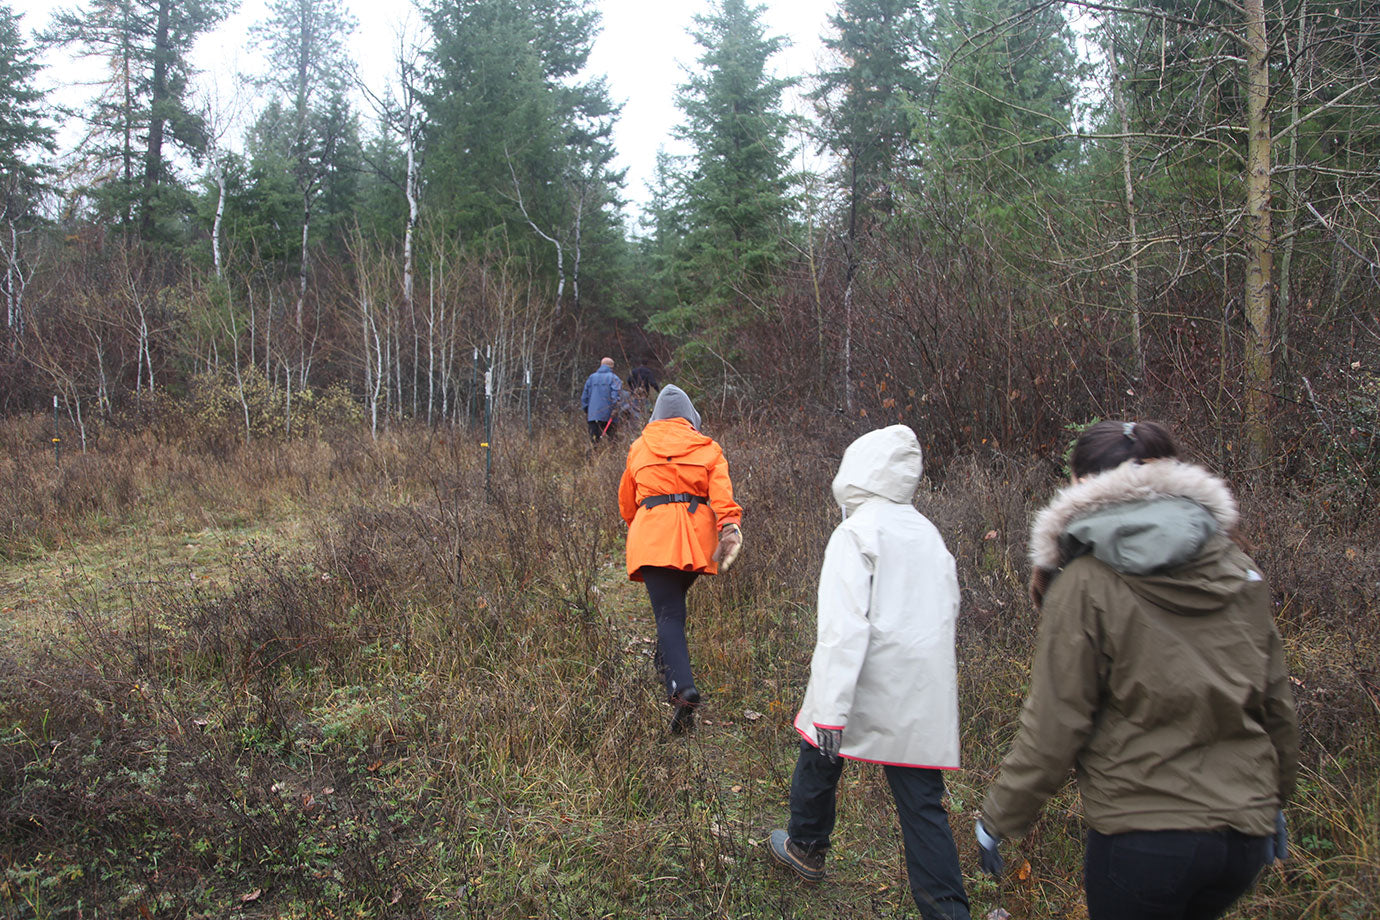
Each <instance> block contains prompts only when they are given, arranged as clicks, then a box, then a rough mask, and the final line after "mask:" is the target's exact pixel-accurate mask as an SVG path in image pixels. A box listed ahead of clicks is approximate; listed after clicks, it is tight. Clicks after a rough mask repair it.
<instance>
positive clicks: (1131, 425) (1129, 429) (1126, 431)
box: [1121, 422, 1136, 441]
mask: <svg viewBox="0 0 1380 920" xmlns="http://www.w3.org/2000/svg"><path fill="white" fill-rule="evenodd" d="M1121 434H1122V436H1123V437H1125V438H1126V440H1128V441H1134V440H1135V439H1136V423H1135V422H1122V423H1121Z"/></svg>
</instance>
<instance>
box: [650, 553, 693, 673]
mask: <svg viewBox="0 0 1380 920" xmlns="http://www.w3.org/2000/svg"><path fill="white" fill-rule="evenodd" d="M639 571H640V573H641V575H642V583H643V584H645V585H646V586H647V596H648V597H650V598H651V599H652V613H653V614H654V615H655V616H656V659H655V660H656V670H657V673H658V674H660V675H661V679H662V680H664V681H666V695H667V697H672V696H675V695H676V691H677V690H684V689H685V688H686V687H693V686H695V676H694V675H693V674H691V673H690V647H689V646H688V645H686V643H685V594H686V592H687V591H689V590H690V586H691V585H692V584H694V583H695V579H696V578H698V577H699V575H698V573H696V572H685V571H682V570H680V569H668V568H662V567H661V566H654V565H644V566H643V567H642V568H641V569H640V570H639Z"/></svg>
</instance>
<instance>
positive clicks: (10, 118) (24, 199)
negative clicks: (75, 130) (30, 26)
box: [0, 4, 53, 220]
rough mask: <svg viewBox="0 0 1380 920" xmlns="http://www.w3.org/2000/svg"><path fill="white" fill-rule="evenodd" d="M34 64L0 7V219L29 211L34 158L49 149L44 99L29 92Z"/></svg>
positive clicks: (10, 16) (37, 170)
mask: <svg viewBox="0 0 1380 920" xmlns="http://www.w3.org/2000/svg"><path fill="white" fill-rule="evenodd" d="M37 73H38V63H37V62H36V61H35V60H34V51H33V49H32V48H30V47H29V46H28V43H27V42H26V41H25V40H24V36H23V34H22V33H21V32H20V27H19V17H18V16H16V15H15V14H14V12H13V11H12V10H11V9H10V6H9V5H8V4H0V219H2V220H15V219H18V218H20V217H22V216H24V215H25V214H27V212H28V211H29V209H30V207H31V206H32V202H33V199H34V196H35V193H36V189H37V185H38V183H39V181H40V180H41V179H42V177H43V175H44V173H45V170H44V168H43V167H42V166H41V165H39V164H37V163H35V162H34V157H35V156H36V155H38V154H41V153H43V152H51V151H52V149H53V129H52V127H51V126H49V125H48V124H46V122H45V113H44V110H43V107H42V102H43V94H42V93H41V92H39V91H38V90H37V89H35V88H34V85H33V79H34V75H35V74H37Z"/></svg>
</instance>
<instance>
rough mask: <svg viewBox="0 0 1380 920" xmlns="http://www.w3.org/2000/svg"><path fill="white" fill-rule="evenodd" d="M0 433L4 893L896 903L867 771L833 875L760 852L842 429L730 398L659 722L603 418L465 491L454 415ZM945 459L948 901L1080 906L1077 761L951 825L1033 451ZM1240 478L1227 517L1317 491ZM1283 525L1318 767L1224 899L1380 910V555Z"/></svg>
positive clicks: (18, 900) (989, 676) (895, 881)
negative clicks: (987, 829)
mask: <svg viewBox="0 0 1380 920" xmlns="http://www.w3.org/2000/svg"><path fill="white" fill-rule="evenodd" d="M501 435H502V433H501ZM6 437H9V438H10V439H11V440H10V441H9V443H10V445H11V447H12V448H13V449H12V450H11V453H10V454H9V455H8V457H7V459H6V460H5V461H4V462H5V463H6V464H8V466H7V467H5V469H4V470H0V472H3V473H4V475H5V476H8V477H9V478H10V481H11V483H14V482H17V481H20V480H23V481H24V482H26V483H28V486H29V489H28V491H27V492H25V493H16V494H22V495H23V496H24V497H23V498H22V500H19V501H16V502H15V503H14V504H13V505H12V506H11V508H10V509H9V510H8V519H7V520H6V521H5V522H4V527H5V529H4V530H3V531H2V532H3V533H4V534H5V539H4V546H5V547H7V549H6V551H5V556H4V559H5V561H4V562H3V566H0V586H2V587H0V590H3V597H4V602H3V606H4V607H7V608H11V609H10V610H8V611H6V612H5V614H4V616H3V622H4V623H5V627H4V628H5V629H7V630H9V632H8V634H7V635H6V637H5V638H6V639H7V641H6V644H5V648H6V650H7V651H6V652H5V653H3V654H2V655H0V729H3V736H2V738H3V740H0V789H3V790H4V807H3V809H0V827H3V831H0V841H3V846H4V850H5V855H6V864H5V870H4V876H3V880H0V905H3V908H4V913H5V915H6V916H8V917H16V918H17V917H42V918H49V917H51V918H68V917H71V918H75V917H82V918H91V917H147V916H167V917H189V918H190V917H223V916H227V915H233V916H245V917H274V918H279V917H281V918H289V917H312V918H319V917H422V916H426V917H437V918H442V917H465V918H481V917H483V918H518V917H543V918H545V917H569V918H577V917H578V918H587V917H681V916H712V917H725V918H727V917H735V918H736V917H783V918H785V917H802V918H804V917H819V916H829V915H840V916H858V917H913V916H915V915H916V911H915V908H914V905H913V904H912V903H911V900H910V895H909V892H908V891H907V889H906V884H905V873H904V866H903V862H902V860H901V858H900V839H899V832H898V830H897V828H896V827H895V818H894V815H893V814H892V810H891V805H890V797H889V794H888V793H887V791H886V788H885V780H884V778H883V777H882V774H881V773H880V771H879V770H876V769H872V768H865V767H864V768H855V769H852V768H851V769H850V770H848V771H847V772H846V774H845V780H844V785H843V789H842V792H841V798H840V806H841V807H840V821H839V830H838V834H837V837H836V846H835V850H834V854H833V855H832V856H831V860H830V872H831V877H830V881H829V883H828V884H826V885H824V886H820V887H819V888H815V889H810V888H806V887H804V886H801V885H799V884H797V883H796V882H795V881H793V880H792V879H789V878H785V877H783V876H782V875H780V874H778V873H777V872H776V871H775V870H773V869H772V868H771V867H770V866H769V865H768V864H767V863H766V861H765V860H764V859H763V857H762V851H761V841H762V840H763V838H764V837H765V836H766V834H767V833H768V832H769V830H770V829H771V828H772V827H774V826H779V825H780V824H781V823H782V822H783V821H784V819H785V809H786V801H787V795H788V787H789V781H790V771H791V767H792V765H793V763H794V757H795V745H796V735H795V732H794V730H793V729H792V728H791V726H790V719H791V717H792V715H793V714H794V709H795V706H796V705H797V704H798V702H799V697H800V694H801V692H802V691H803V687H804V681H805V678H806V676H807V673H808V665H809V654H810V650H811V646H812V637H813V620H814V614H813V590H814V583H815V577H816V575H817V567H818V563H819V559H820V557H821V554H822V551H823V546H824V542H825V540H826V539H827V536H828V533H829V531H830V529H831V528H832V527H833V525H834V523H835V522H836V520H837V516H836V513H835V511H834V509H833V508H832V507H831V503H830V502H829V501H828V498H827V496H828V482H829V480H830V478H831V477H832V474H833V471H834V464H835V462H836V453H837V450H838V448H839V445H831V444H823V443H816V442H813V441H811V440H809V439H807V438H802V437H801V436H800V435H799V434H798V433H791V434H789V435H788V434H786V433H783V432H774V431H770V430H763V429H760V428H757V429H754V428H748V427H742V428H738V429H734V430H731V431H728V432H725V433H723V437H722V438H721V441H722V442H723V443H724V445H725V449H726V451H727V452H728V456H729V458H730V462H731V463H732V466H733V470H734V479H735V483H736V485H737V488H738V492H739V495H740V498H741V499H742V501H743V504H744V505H745V507H746V508H747V509H748V517H747V519H746V524H747V537H748V546H747V551H746V555H745V557H744V560H743V564H742V566H741V567H740V569H738V570H736V571H735V572H734V574H733V575H732V576H731V577H728V578H722V579H704V580H702V581H701V582H700V583H699V584H697V585H696V587H695V588H694V589H693V590H692V592H691V595H690V597H691V649H692V655H693V656H694V660H695V664H696V667H697V672H698V674H699V679H700V683H701V685H702V687H704V688H705V689H706V690H707V691H708V703H707V705H706V707H705V709H704V711H703V719H702V723H701V726H700V729H699V730H698V731H697V732H696V733H695V734H694V735H693V736H692V737H690V738H689V739H671V738H669V737H668V736H667V735H666V732H665V723H666V719H667V717H668V715H669V712H668V710H667V709H666V707H665V705H664V704H663V703H661V702H660V700H659V692H658V690H657V682H656V680H655V677H654V675H653V673H652V666H651V659H650V650H651V639H652V636H653V627H652V624H651V617H650V613H649V611H648V609H647V602H646V598H645V595H644V594H643V592H642V589H641V586H640V585H634V584H631V583H629V582H627V580H626V579H625V577H624V573H623V569H622V532H623V529H622V524H621V522H620V521H619V520H618V518H617V512H616V509H615V507H614V500H613V496H614V494H615V487H616V482H617V477H618V474H619V472H620V471H621V459H622V458H621V451H619V450H607V451H600V452H597V453H593V454H591V453H590V452H589V451H588V449H587V448H586V446H585V445H584V444H583V442H582V441H581V440H579V439H578V438H577V437H575V436H573V435H572V436H569V437H566V436H562V435H560V434H558V433H554V432H545V433H539V434H538V435H537V436H536V438H535V439H534V440H533V441H532V442H530V443H529V442H527V441H526V439H525V436H524V435H523V434H522V433H520V432H519V433H513V435H512V436H511V438H509V439H506V440H505V438H504V437H503V436H500V437H499V438H498V439H496V441H497V443H499V444H504V443H507V444H511V445H513V448H512V449H510V450H504V451H500V452H499V453H498V454H497V455H496V456H495V459H494V469H493V474H492V477H491V479H490V483H489V487H488V488H487V489H486V486H485V476H484V464H483V457H482V454H481V453H480V452H479V451H478V449H477V448H476V446H475V443H474V441H475V439H473V438H470V437H468V436H466V435H465V434H464V433H458V434H455V435H452V436H440V435H435V436H433V435H428V434H426V433H424V432H416V431H407V432H402V433H401V434H399V435H397V436H391V437H390V438H389V439H386V440H381V441H380V442H379V443H378V444H370V443H368V442H367V441H365V442H360V441H357V440H354V439H338V440H337V441H334V442H332V443H331V444H327V443H324V442H322V443H313V444H309V445H307V444H294V445H286V446H275V445H270V444H265V445H261V446H258V445H256V446H253V447H250V448H245V449H242V450H238V451H234V452H231V453H228V454H225V455H224V456H220V457H217V456H216V455H215V454H214V453H206V452H198V451H196V450H195V449H193V448H191V447H190V446H183V445H179V444H177V443H172V444H168V443H159V442H156V441H154V440H151V439H149V438H145V437H138V438H130V439H128V440H123V441H122V440H119V439H114V438H112V439H109V440H108V442H107V443H106V444H103V445H102V449H101V452H100V453H99V454H98V455H97V456H95V457H92V458H89V459H88V461H87V464H86V468H85V469H84V470H82V471H80V472H77V471H72V472H69V473H67V474H65V476H66V477H67V478H63V476H61V475H51V474H47V473H43V474H40V473H39V472H38V464H39V459H35V458H41V456H42V455H41V454H39V452H38V451H36V450H32V449H30V448H24V449H20V447H18V446H15V445H16V443H17V442H19V441H22V438H20V437H19V436H17V435H15V434H14V433H13V432H11V433H10V434H8V435H6ZM26 451H27V452H26ZM153 456H157V457H158V458H159V462H158V463H157V464H153V463H151V462H149V459H150V458H151V457H153ZM943 472H944V474H945V475H944V478H943V481H942V482H939V483H937V484H933V488H932V489H930V490H929V491H927V492H926V494H925V495H924V496H923V497H922V499H921V504H922V506H923V510H924V511H925V513H927V514H929V515H930V516H931V517H932V518H933V519H934V520H935V521H936V523H937V524H938V525H939V526H940V529H941V530H942V531H943V532H944V534H945V535H946V538H947V539H948V540H949V543H950V546H951V548H952V549H953V551H954V554H955V556H956V557H957V558H958V560H959V566H960V578H961V580H962V583H963V586H964V608H963V614H962V621H961V626H960V650H959V651H960V680H961V700H962V706H963V730H964V759H965V769H964V770H962V771H960V772H958V773H957V774H955V775H953V776H952V777H951V780H950V802H949V804H950V809H951V813H952V815H953V821H954V826H955V830H956V834H957V837H958V840H959V845H960V851H961V855H962V856H963V859H964V865H965V868H966V869H967V870H968V871H969V872H970V873H971V874H970V875H969V877H968V882H969V891H970V895H971V897H972V900H973V907H974V916H985V915H986V913H987V912H988V911H990V910H991V909H992V908H994V907H997V906H1001V907H1004V908H1005V909H1006V910H1008V911H1010V913H1011V915H1012V916H1013V917H1016V918H1048V917H1070V918H1076V917H1081V916H1084V912H1083V908H1082V902H1081V890H1080V885H1079V880H1078V869H1079V864H1080V860H1081V833H1082V832H1081V825H1080V821H1079V817H1078V802H1077V796H1076V795H1075V794H1073V793H1072V791H1071V790H1066V791H1065V792H1064V793H1062V794H1061V795H1060V796H1059V797H1058V798H1057V799H1056V800H1055V801H1054V802H1052V803H1051V805H1050V807H1049V808H1047V809H1046V811H1045V814H1044V816H1043V818H1042V819H1041V821H1040V823H1039V825H1038V826H1037V827H1036V829H1035V831H1034V832H1033V833H1032V834H1031V836H1030V837H1029V838H1027V839H1026V840H1024V841H1019V842H1013V843H1012V844H1010V845H1009V849H1008V852H1007V856H1008V864H1009V865H1011V866H1013V868H1014V869H1015V870H1017V871H1013V873H1012V874H1010V875H1009V876H1008V877H1007V878H1006V879H1004V880H1003V881H1002V882H1001V883H1000V884H998V883H996V882H993V881H991V880H988V879H986V878H985V877H981V876H979V875H978V874H977V872H976V866H977V859H976V846H975V844H974V843H973V842H972V839H971V830H972V828H971V823H972V819H973V810H974V809H975V808H976V806H977V804H978V803H979V802H980V800H981V796H982V792H983V790H984V788H985V786H986V784H987V783H988V782H989V781H990V779H991V777H992V776H993V774H994V772H995V769H996V765H997V764H998V763H999V761H1000V757H1001V755H1002V753H1003V752H1004V751H1005V749H1006V747H1007V746H1008V744H1009V741H1010V738H1011V736H1012V733H1013V731H1014V720H1015V716H1016V712H1017V709H1018V706H1019V703H1020V700H1021V698H1022V695H1023V691H1024V686H1025V681H1026V679H1027V670H1026V669H1027V667H1028V662H1029V658H1030V645H1031V642H1032V639H1033V632H1034V625H1035V622H1034V616H1033V615H1032V614H1031V613H1030V612H1029V610H1028V607H1027V605H1026V604H1025V603H1024V601H1023V593H1024V589H1023V573H1024V565H1023V563H1022V561H1021V560H1022V552H1023V549H1022V547H1023V540H1024V533H1025V527H1026V522H1027V520H1028V515H1029V512H1030V510H1031V506H1032V505H1033V504H1034V503H1035V502H1037V501H1038V500H1039V499H1040V498H1041V497H1043V496H1044V495H1046V494H1048V489H1049V487H1050V479H1049V470H1048V468H1047V467H1043V466H1041V465H1039V464H1033V463H1026V462H1014V461H1009V460H1003V459H1002V458H984V459H983V460H982V462H978V461H976V460H970V461H964V462H960V463H956V464H954V465H953V466H952V467H951V468H950V469H948V470H945V471H943ZM45 476H46V477H47V478H44V477H45ZM24 477H28V478H27V479H25V478H24ZM45 490H46V491H45ZM59 492H65V493H66V495H67V497H66V498H64V497H62V495H61V494H59ZM74 494H77V495H81V496H85V497H84V498H83V499H82V500H81V501H80V502H76V501H74V500H73V498H72V495H74ZM1249 502H1250V500H1249V499H1247V505H1248V508H1250V507H1253V506H1252V505H1251V504H1249ZM1254 507H1259V508H1260V511H1259V512H1258V513H1257V514H1256V516H1255V518H1253V519H1251V520H1248V521H1247V529H1248V531H1249V533H1248V536H1249V535H1250V534H1262V533H1269V532H1271V531H1270V528H1279V527H1281V526H1282V522H1283V521H1286V520H1291V519H1294V517H1295V516H1297V515H1299V514H1301V513H1305V512H1304V510H1303V509H1305V507H1306V497H1304V498H1301V499H1299V500H1298V503H1297V504H1289V503H1279V504H1278V505H1272V506H1265V505H1264V503H1260V505H1258V506H1254ZM1320 526H1321V525H1320ZM1368 542H1369V545H1372V546H1373V545H1374V544H1375V542H1376V541H1374V540H1373V539H1371V540H1369V541H1368ZM1362 545H1364V544H1362ZM1270 546H1271V547H1273V548H1267V549H1266V551H1265V552H1261V553H1258V554H1259V555H1261V557H1262V558H1261V561H1262V564H1263V565H1265V566H1266V569H1267V571H1270V572H1272V574H1273V575H1274V577H1275V580H1276V583H1277V587H1278V588H1279V591H1278V594H1279V597H1280V602H1281V611H1282V612H1281V624H1282V629H1283V630H1284V632H1285V634H1286V640H1287V641H1288V643H1289V648H1290V654H1291V656H1292V658H1293V662H1294V666H1295V673H1296V674H1297V675H1298V677H1299V680H1300V684H1299V697H1300V708H1301V712H1302V714H1303V718H1304V725H1305V730H1306V739H1307V745H1308V749H1307V753H1306V759H1307V762H1308V769H1307V771H1306V774H1305V777H1304V783H1303V788H1302V790H1301V793H1300V797H1299V801H1298V803H1297V804H1296V805H1295V807H1294V808H1293V809H1292V810H1291V814H1290V818H1291V821H1292V826H1293V829H1294V839H1295V848H1296V849H1295V852H1296V854H1297V856H1296V858H1295V859H1294V860H1292V861H1291V862H1290V863H1288V864H1287V865H1286V867H1285V868H1283V869H1273V870H1270V871H1269V872H1267V874H1266V876H1265V877H1264V878H1263V880H1262V883H1261V885H1260V887H1259V889H1258V890H1257V892H1256V893H1255V894H1254V895H1253V896H1252V897H1251V899H1250V900H1249V901H1248V902H1247V903H1246V904H1244V905H1243V906H1242V907H1241V909H1240V910H1239V911H1238V914H1237V916H1240V917H1252V918H1257V917H1259V918H1294V917H1308V918H1347V917H1355V918H1359V917H1363V916H1370V915H1373V913H1374V909H1375V908H1376V907H1377V906H1380V900H1378V899H1380V877H1377V870H1376V865H1377V857H1380V852H1378V849H1380V847H1378V845H1377V830H1376V828H1377V818H1378V817H1380V801H1377V798H1378V796H1380V794H1378V793H1377V791H1376V790H1377V780H1380V767H1377V762H1378V761H1380V758H1378V757H1377V752H1378V748H1380V746H1378V745H1377V742H1376V738H1377V735H1378V734H1380V732H1377V724H1380V719H1377V718H1376V711H1375V710H1374V709H1372V708H1369V707H1371V705H1372V703H1373V698H1372V696H1371V694H1372V692H1373V689H1374V685H1373V683H1368V681H1373V678H1374V672H1373V671H1371V672H1369V675H1368V674H1367V673H1366V672H1365V666H1366V665H1365V662H1366V661H1370V662H1372V663H1373V661H1374V660H1375V658H1374V657H1370V658H1367V657H1366V656H1367V655H1368V654H1370V653H1371V652H1372V651H1373V650H1374V648H1375V645H1374V642H1375V636H1376V630H1375V628H1374V626H1373V620H1374V616H1373V615H1374V613H1375V606H1374V593H1373V591H1374V588H1373V586H1371V587H1367V582H1366V578H1367V577H1368V576H1367V575H1366V574H1365V573H1366V572H1367V571H1369V572H1371V573H1373V572H1374V571H1375V569H1374V568H1369V569H1367V568H1366V566H1367V565H1368V564H1370V563H1371V562H1373V560H1369V559H1368V557H1366V556H1365V554H1360V556H1359V557H1358V558H1351V559H1349V558H1347V556H1346V554H1345V553H1340V554H1338V553H1335V552H1332V553H1329V552H1327V551H1326V549H1327V548H1326V546H1325V545H1322V544H1316V545H1315V544H1312V543H1309V542H1307V541H1288V542H1285V541H1276V542H1275V543H1272V544H1271V545H1270ZM1369 577H1370V578H1371V580H1372V581H1373V574H1372V575H1371V576H1369ZM1348 579H1354V580H1351V581H1349V580H1348ZM1367 592H1371V593H1367ZM1367 605H1369V606H1367ZM1371 667H1373V664H1372V665H1371ZM1025 861H1028V862H1029V867H1030V868H1029V871H1028V872H1021V871H1019V870H1020V867H1021V865H1022V863H1023V862H1025Z"/></svg>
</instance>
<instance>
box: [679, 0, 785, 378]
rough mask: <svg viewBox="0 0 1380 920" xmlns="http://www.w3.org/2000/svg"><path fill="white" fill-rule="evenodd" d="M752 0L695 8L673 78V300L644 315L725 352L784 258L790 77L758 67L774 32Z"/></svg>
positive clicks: (775, 43)
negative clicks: (678, 113) (688, 47)
mask: <svg viewBox="0 0 1380 920" xmlns="http://www.w3.org/2000/svg"><path fill="white" fill-rule="evenodd" d="M761 14H762V7H760V6H750V5H748V4H747V3H746V2H745V0H718V2H716V3H715V4H714V5H713V6H712V7H711V8H710V11H709V12H708V13H707V14H705V15H703V16H697V17H695V24H696V25H695V29H694V30H693V33H692V34H693V35H694V37H695V41H696V42H698V43H699V45H700V47H701V48H702V49H703V53H702V54H701V55H700V58H699V65H700V70H699V72H698V73H695V74H694V75H692V76H691V78H690V80H689V82H688V83H686V84H685V85H684V86H682V87H681V92H680V95H679V98H678V103H679V105H680V107H681V110H682V111H683V112H684V113H685V119H686V121H685V125H684V127H683V128H681V130H680V134H681V136H682V137H684V138H685V139H686V140H688V141H689V142H690V144H691V147H692V153H691V154H690V156H689V160H688V163H687V166H686V169H685V172H684V174H683V175H682V176H680V177H679V178H678V180H677V182H676V184H677V185H678V186H679V188H680V190H681V192H682V196H681V200H680V201H679V203H678V204H679V209H680V211H681V212H682V213H681V215H680V217H679V220H680V221H681V222H682V223H683V225H684V227H685V228H686V229H685V234H686V239H685V240H684V242H683V243H682V244H681V245H680V246H679V247H678V249H679V252H678V259H677V265H676V268H675V272H676V274H677V275H679V281H680V285H679V287H680V290H679V297H678V298H677V300H678V302H677V303H676V304H675V305H674V306H672V307H670V308H669V309H666V310H663V311H661V312H660V313H658V314H657V315H656V316H655V317H653V320H654V324H655V325H656V326H657V327H659V328H660V329H661V330H663V331H666V332H671V333H678V334H689V335H692V336H694V337H697V338H700V339H702V340H703V343H704V344H708V345H710V346H711V348H712V349H713V350H714V351H716V352H717V353H718V354H720V355H725V356H726V355H727V352H726V351H725V350H724V349H727V348H729V343H728V342H727V339H728V337H729V336H730V335H731V333H732V332H733V330H734V329H736V328H737V327H738V326H740V325H741V324H742V323H743V321H744V320H745V319H746V317H747V316H748V315H749V314H750V312H751V310H752V309H753V308H754V307H759V308H760V307H762V306H763V304H764V302H765V295H766V294H767V293H768V291H769V289H770V286H771V284H772V279H773V274H774V272H775V270H776V269H777V268H778V267H779V266H780V265H781V264H782V262H783V261H784V260H785V259H786V255H787V251H788V249H787V242H788V239H789V234H790V232H791V231H790V214H791V207H792V203H791V197H790V186H791V180H790V177H789V175H788V172H787V168H786V167H787V157H788V151H787V145H786V138H787V132H788V130H789V127H790V126H789V121H788V119H787V116H786V115H785V114H784V113H783V112H782V110H781V94H782V92H783V91H784V90H785V89H786V88H787V87H788V86H789V85H790V81H788V80H784V79H781V78H779V77H777V76H775V75H774V74H773V73H772V72H771V71H770V70H769V67H768V64H769V62H770V60H771V57H772V55H774V54H775V53H776V52H777V51H778V50H780V49H781V47H782V45H783V44H784V40H783V39H781V38H780V37H768V36H767V35H766V31H765V28H764V27H763V25H762V22H761Z"/></svg>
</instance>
